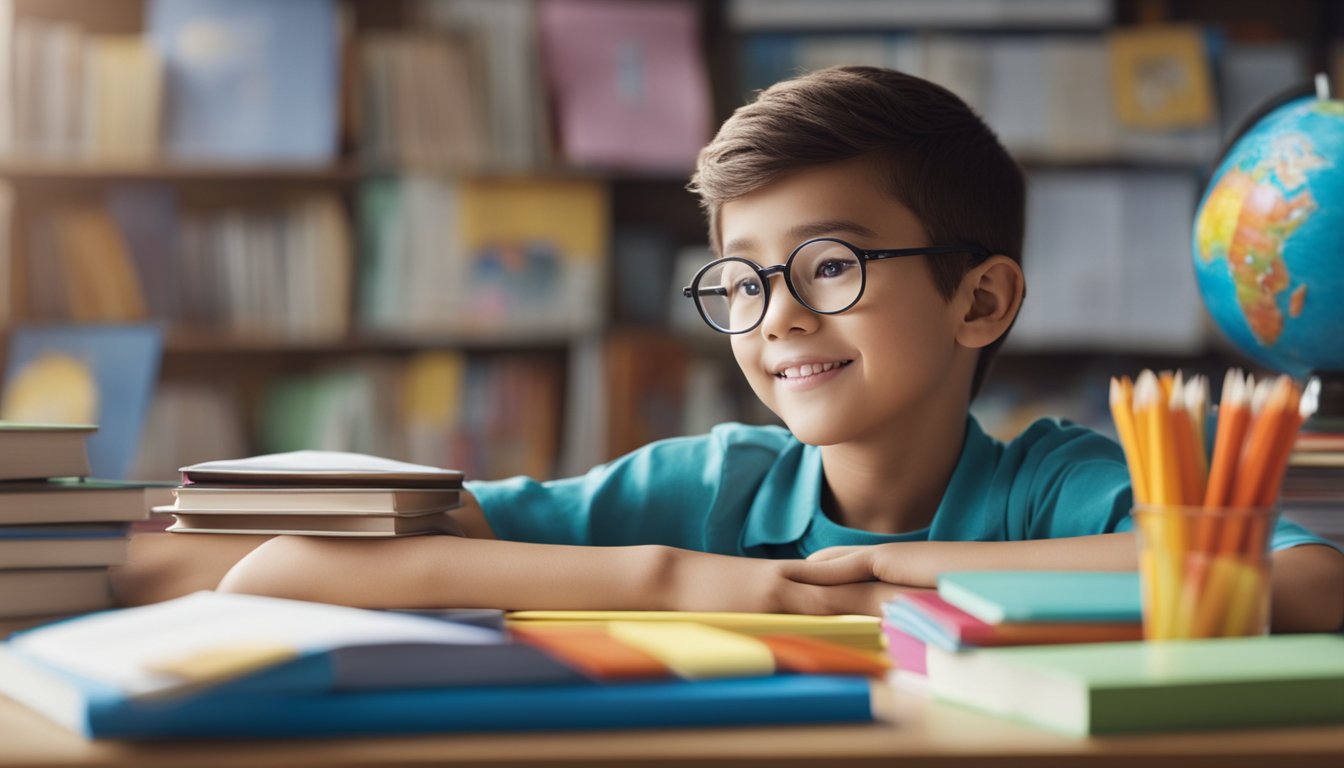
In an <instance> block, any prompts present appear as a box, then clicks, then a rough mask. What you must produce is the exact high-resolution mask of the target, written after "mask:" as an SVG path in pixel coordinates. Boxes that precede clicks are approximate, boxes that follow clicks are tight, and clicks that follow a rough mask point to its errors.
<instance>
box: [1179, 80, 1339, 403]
mask: <svg viewBox="0 0 1344 768" xmlns="http://www.w3.org/2000/svg"><path fill="white" fill-rule="evenodd" d="M1194 261H1195V274H1196V277H1197V279H1198V283H1199V289H1200V292H1201V294H1202V295H1203V297H1204V303H1205V305H1206V306H1207V307H1208V310H1209V313H1210V314H1211V315H1212V316H1213V318H1214V320H1215V321H1216V322H1217V323H1218V326H1219V328H1221V329H1222V331H1223V332H1224V333H1225V334H1227V336H1228V337H1229V338H1230V339H1231V340H1232V341H1233V343H1235V344H1236V345H1237V346H1238V347H1239V348H1240V349H1241V350H1242V351H1244V352H1245V353H1247V354H1248V355H1250V356H1251V357H1252V358H1255V359H1256V360H1258V361H1259V362H1260V363H1262V364H1264V365H1267V366H1269V367H1270V368H1273V369H1275V370H1279V371H1283V372H1286V373H1290V374H1293V375H1295V376H1298V377H1302V376H1305V375H1307V373H1308V372H1310V371H1313V370H1315V371H1340V370H1344V102H1340V101H1333V100H1328V99H1317V98H1304V99H1300V100H1296V101H1291V102H1289V103H1287V104H1284V105H1283V106H1281V107H1279V108H1278V109H1275V110H1273V111H1271V112H1269V113H1268V114H1267V115H1265V117H1264V118H1262V119H1261V120H1260V121H1259V122H1257V123H1256V124H1255V125H1254V126H1253V127H1252V128H1251V129H1250V130H1248V131H1247V132H1246V133H1245V134H1243V135H1242V136H1241V138H1239V139H1238V140H1237V141H1236V143H1235V144H1233V145H1232V147H1231V148H1230V149H1229V150H1228V152H1227V154H1226V155H1225V156H1224V158H1223V161H1222V163H1221V164H1220V165H1219V166H1218V169H1217V170H1216V171H1215V173H1214V175H1213V178H1212V179H1211V180H1210V182H1209V186H1208V190H1207V191H1206V192H1205V193H1204V199H1203V200H1202V201H1200V204H1199V209H1198V211H1197V212H1196V214H1195V231H1194Z"/></svg>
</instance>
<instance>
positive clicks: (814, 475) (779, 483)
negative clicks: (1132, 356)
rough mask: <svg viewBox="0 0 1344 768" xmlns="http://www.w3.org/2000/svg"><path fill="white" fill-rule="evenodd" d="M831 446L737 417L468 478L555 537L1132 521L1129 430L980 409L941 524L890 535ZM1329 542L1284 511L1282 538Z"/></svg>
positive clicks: (732, 535)
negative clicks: (844, 486) (1002, 421)
mask: <svg viewBox="0 0 1344 768" xmlns="http://www.w3.org/2000/svg"><path fill="white" fill-rule="evenodd" d="M822 485H823V478H822V466H821V450H820V449H819V448H817V447H816V446H812V445H805V444H804V443H802V442H800V441H799V440H798V439H797V438H795V437H794V436H793V435H792V434H791V433H789V431H788V430H786V429H784V428H782V427H775V426H748V425H745V424H723V425H720V426H718V427H715V428H714V429H713V430H712V431H711V432H710V433H709V434H707V435H701V436H697V437H680V438H673V439H670V440H661V441H658V442H655V443H651V444H649V445H647V446H645V447H643V448H640V449H638V450H636V451H634V452H632V453H629V454H627V455H625V456H622V457H621V458H618V459H616V460H614V461H611V462H609V463H606V464H603V465H601V466H598V467H596V468H594V469H592V470H591V471H589V472H588V473H587V474H585V475H582V476H580V477H573V478H568V479H563V480H552V481H547V482H539V481H537V480H533V479H531V478H526V477H515V478H511V479H508V480H498V481H488V482H483V481H476V482H468V483H466V487H467V489H468V490H469V491H471V492H472V493H473V494H474V495H475V496H476V499H477V501H478V502H479V503H480V506H481V509H482V510H483V512H484V513H485V518H486V520H488V521H489V523H490V527H491V529H492V530H493V531H494V533H495V536H497V537H498V538H501V539H509V540H513V541H527V542H538V543H546V544H581V545H595V546H618V545H632V544H664V545H667V546H672V547H680V548H683V549H694V550H699V551H702V552H713V553H717V554H725V555H746V556H751V557H774V558H796V557H806V556H808V555H810V554H812V553H813V552H816V551H818V550H821V549H825V548H826V547H833V546H840V545H854V544H885V543H888V542H896V541H1018V540H1023V539H1044V538H1062V537H1066V536H1086V535H1090V534H1098V533H1109V532H1112V531H1122V530H1129V529H1130V527H1131V522H1130V518H1129V510H1130V506H1131V496H1130V486H1129V473H1128V470H1127V468H1126V466H1125V461H1124V455H1123V453H1122V452H1121V450H1120V448H1119V446H1118V445H1116V443H1115V442H1114V441H1112V440H1110V439H1109V438H1106V437H1104V436H1102V435H1100V434H1098V433H1096V432H1093V431H1092V430H1090V429H1087V428H1085V427H1080V426H1077V425H1075V424H1070V423H1067V422H1059V421H1056V420H1053V419H1042V420H1040V421H1037V422H1036V423H1034V424H1032V425H1031V426H1030V427H1028V428H1027V429H1026V430H1025V431H1023V432H1022V434H1021V435H1019V436H1018V437H1017V438H1015V439H1013V440H1012V441H1011V442H1008V443H1004V442H1001V441H999V440H996V439H994V438H992V437H990V436H989V435H986V434H985V432H984V431H983V430H982V429H981V428H980V425H979V423H978V422H976V420H975V418H974V417H968V419H967V422H966V437H965V441H964V443H963V444H962V449H961V456H960V458H959V459H958V460H957V466H956V469H955V470H954V471H953V473H952V477H951V479H950V480H949V481H948V485H947V491H946V492H945V493H944V494H943V500H942V503H940V504H939V505H938V510H937V512H936V513H935V514H934V516H933V521H932V523H931V524H930V525H929V526H928V527H926V528H921V529H919V530H916V531H909V532H906V533H897V534H886V533H873V532H870V531H864V530H860V529H857V528H848V527H845V526H843V525H840V524H838V523H836V522H835V521H833V520H831V519H830V518H829V517H827V516H826V514H825V513H824V512H823V511H822V508H821V499H822ZM1307 543H1324V542H1323V541H1322V540H1320V539H1318V538H1316V537H1315V536H1313V535H1311V534H1310V533H1308V532H1307V531H1306V530H1305V529H1303V528H1300V527H1299V526H1296V525H1293V524H1292V523H1288V522H1280V523H1279V526H1278V529H1277V531H1276V532H1275V537H1274V547H1275V549H1282V548H1286V547H1291V546H1295V545H1298V544H1307Z"/></svg>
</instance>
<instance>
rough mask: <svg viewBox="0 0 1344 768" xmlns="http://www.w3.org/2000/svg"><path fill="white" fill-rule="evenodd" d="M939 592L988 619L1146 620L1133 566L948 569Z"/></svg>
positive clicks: (974, 614) (966, 609) (989, 622)
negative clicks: (1110, 568) (1126, 568)
mask: <svg viewBox="0 0 1344 768" xmlns="http://www.w3.org/2000/svg"><path fill="white" fill-rule="evenodd" d="M938 596H939V597H941V598H943V599H944V600H946V601H947V602H949V603H951V604H952V605H955V606H956V607H958V608H960V609H961V610H963V611H965V612H967V613H969V614H971V615H972V616H974V617H975V618H977V619H979V620H981V621H983V622H985V623H987V624H1003V623H1005V622H1014V623H1017V622H1050V623H1068V622H1078V623H1084V622H1108V623H1114V622H1125V621H1134V622H1138V621H1142V620H1143V604H1142V598H1141V597H1140V594H1139V574H1138V573H1136V572H1133V571H964V572H957V573H945V574H943V575H942V576H940V577H939V578H938Z"/></svg>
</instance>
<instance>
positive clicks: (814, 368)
mask: <svg viewBox="0 0 1344 768" xmlns="http://www.w3.org/2000/svg"><path fill="white" fill-rule="evenodd" d="M852 362H854V361H853V360H841V361H839V362H834V363H803V364H802V365H795V366H791V367H789V368H785V369H784V370H782V371H780V372H779V373H776V374H775V378H777V379H805V378H807V377H808V376H816V375H818V374H822V373H826V372H827V371H833V370H835V369H837V368H844V367H845V366H847V365H849V364H850V363H852Z"/></svg>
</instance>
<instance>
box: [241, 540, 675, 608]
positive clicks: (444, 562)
mask: <svg viewBox="0 0 1344 768" xmlns="http://www.w3.org/2000/svg"><path fill="white" fill-rule="evenodd" d="M665 562H666V558H665V555H664V553H663V552H661V551H659V548H656V547H607V548H596V547H564V546H546V545H536V544H521V543H518V542H509V541H495V540H481V539H468V538H460V537H456V536H423V537H413V538H407V539H395V540H386V541H350V540H340V539H318V538H314V537H277V538H276V539H274V540H272V541H270V542H268V543H267V544H266V545H264V546H262V547H258V548H257V550H256V551H255V552H253V553H252V554H251V555H248V556H247V557H246V558H244V559H243V560H242V561H240V562H239V564H238V565H237V566H236V567H235V568H234V569H233V570H231V571H230V572H229V573H228V574H227V575H226V576H225V577H224V579H223V580H222V581H221V582H220V585H219V586H220V589H223V590H229V591H237V592H249V593H253V594H266V595H272V596H276V597H289V598H295V599H301V600H314V601H320V602H331V603H341V604H345V605H356V606H361V607H368V608H432V607H463V608H472V607H482V608H508V609H548V608H552V609H560V608H565V609H593V610H598V609H617V608H643V609H656V608H661V607H663V603H664V602H665V600H666V599H667V596H666V594H665V591H664V590H663V589H661V588H660V586H659V584H658V580H659V579H660V577H661V575H662V573H663V572H664V571H665V570H666V567H665Z"/></svg>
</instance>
